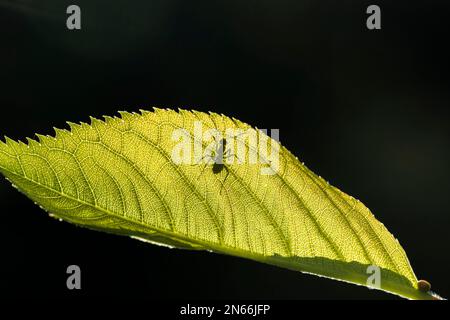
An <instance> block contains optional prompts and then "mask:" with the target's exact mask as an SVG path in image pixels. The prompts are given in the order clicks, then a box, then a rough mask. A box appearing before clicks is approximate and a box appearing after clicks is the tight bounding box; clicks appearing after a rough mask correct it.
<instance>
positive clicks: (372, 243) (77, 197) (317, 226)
mask: <svg viewBox="0 0 450 320" xmlns="http://www.w3.org/2000/svg"><path fill="white" fill-rule="evenodd" d="M120 114H121V117H114V118H111V117H105V120H104V121H101V120H97V119H94V118H91V124H90V125H88V124H85V123H82V124H73V123H69V126H70V131H69V130H60V129H55V131H56V137H49V136H40V135H38V141H36V140H32V139H28V143H27V144H25V143H23V142H15V141H13V140H11V139H9V138H6V142H5V143H3V142H0V171H1V172H2V173H3V175H4V176H5V177H6V178H7V179H9V180H10V181H11V182H12V183H13V185H14V186H16V187H17V188H18V189H19V190H20V191H22V192H23V193H24V194H25V195H27V196H28V197H29V198H31V199H32V200H33V201H34V202H35V203H37V204H38V205H40V206H41V207H42V208H44V209H45V210H46V211H47V212H49V214H50V215H51V216H52V217H55V218H58V219H63V220H65V221H68V222H71V223H74V224H77V225H81V226H85V227H88V228H91V229H95V230H101V231H105V232H110V233H115V234H121V235H127V236H132V237H134V238H137V239H140V240H144V241H148V242H151V243H154V244H160V245H166V246H169V247H175V248H185V249H195V250H209V251H213V252H216V253H223V254H229V255H233V256H238V257H244V258H248V259H252V260H256V261H260V262H264V263H268V264H273V265H277V266H281V267H285V268H288V269H292V270H297V271H302V272H307V273H312V274H316V275H320V276H325V277H329V278H334V279H337V280H343V281H347V282H352V283H355V284H361V285H366V283H367V279H368V277H369V276H370V274H368V267H370V266H376V267H378V268H379V270H380V273H381V278H380V280H381V282H380V285H381V287H380V288H379V289H381V290H385V291H388V292H391V293H394V294H397V295H400V296H403V297H407V298H412V299H431V298H432V297H433V294H432V293H431V292H429V291H428V289H429V288H426V289H423V288H422V289H421V290H420V289H419V282H418V281H417V278H416V276H415V275H414V272H413V270H412V268H411V266H410V264H409V261H408V258H407V257H406V254H405V252H404V250H403V249H402V247H401V246H400V244H399V243H398V241H397V240H396V239H395V238H394V237H393V236H392V234H390V233H389V231H388V230H387V229H386V228H385V227H384V226H383V224H381V223H380V222H379V221H377V220H376V219H375V217H374V216H373V215H372V213H371V212H370V211H369V210H368V209H367V208H366V207H365V206H364V205H363V204H362V203H361V202H360V201H358V200H356V199H354V198H352V197H350V196H348V195H347V194H345V193H343V192H341V191H340V190H338V189H337V188H335V187H333V186H331V185H329V184H328V183H327V182H326V181H325V180H323V179H322V178H320V177H318V176H316V175H315V174H314V173H313V172H311V171H310V170H309V169H308V168H307V167H306V166H305V165H304V164H302V163H301V162H299V160H298V159H297V158H296V157H295V156H293V155H292V154H291V153H290V152H289V151H288V150H287V149H285V148H284V147H282V146H281V147H280V145H279V144H278V143H277V142H276V141H274V140H272V139H268V140H267V141H266V140H264V139H262V140H259V141H258V144H257V147H255V145H254V143H253V144H252V143H251V140H250V139H248V140H244V138H243V137H242V136H239V135H236V136H232V137H230V136H229V135H228V134H227V131H226V130H227V129H230V128H234V129H241V130H249V131H246V132H248V133H250V134H252V133H255V134H256V133H257V131H256V130H255V129H252V128H251V127H250V126H248V125H247V124H244V123H242V122H240V121H239V120H236V119H231V118H228V117H226V116H223V115H218V114H214V113H209V114H206V113H202V112H189V111H184V110H179V112H175V111H172V110H160V109H155V111H154V112H148V111H141V114H136V113H126V112H121V113H120ZM196 123H197V124H199V123H200V124H201V125H202V128H203V129H204V130H206V129H212V128H215V129H217V130H218V132H220V133H221V134H222V135H223V139H225V140H219V139H216V140H215V139H213V138H211V139H209V141H206V140H202V139H196V138H195V137H196V135H195V134H196V130H197V129H196V127H195V126H196ZM177 130H178V131H177ZM175 131H177V132H182V133H183V134H184V138H187V139H190V140H186V141H189V142H188V146H189V147H192V148H196V147H200V148H201V149H202V150H204V149H205V148H206V146H208V145H209V146H212V148H214V149H216V147H217V146H219V145H220V142H221V141H222V142H223V141H225V142H226V144H227V145H228V146H230V145H231V142H229V141H231V138H235V140H236V145H238V144H239V143H241V142H242V143H244V142H245V144H244V150H245V151H246V152H247V153H246V154H247V155H248V158H246V159H237V160H240V161H243V163H242V164H241V163H238V162H239V161H237V160H236V158H238V155H239V154H238V153H235V154H232V153H228V154H227V155H228V156H227V157H230V155H231V158H233V159H235V160H236V161H235V162H234V163H233V164H228V163H227V161H228V160H229V159H225V157H224V160H225V163H224V164H223V165H217V164H203V163H196V162H193V163H181V164H180V163H176V162H175V161H174V158H173V154H174V150H176V148H177V146H179V145H180V141H181V140H182V139H183V138H180V139H181V140H177V139H174V137H173V134H174V132H175ZM244 137H246V136H244ZM262 137H267V136H265V135H263V136H262ZM214 143H215V144H214ZM241 145H242V144H241ZM260 146H266V147H268V148H269V147H279V161H278V163H276V161H275V160H276V158H275V157H272V158H269V154H267V156H266V155H264V156H262V151H261V150H260V149H259V147H260ZM207 150H208V149H207ZM236 150H237V149H236ZM275 150H276V148H275ZM180 154H182V153H180ZM186 154H188V153H187V151H186V152H185V153H184V155H186ZM202 155H203V153H202V154H200V157H201V158H202ZM250 155H253V156H260V159H261V160H262V162H263V163H261V161H258V163H250V160H249V159H250ZM195 156H196V159H199V158H198V152H197V153H195ZM216 156H217V153H216ZM203 157H204V156H203ZM189 159H192V158H189ZM199 160H204V159H199ZM267 160H269V161H267ZM275 164H277V166H275ZM264 168H265V169H264ZM267 168H269V169H272V170H273V172H271V173H272V174H262V172H263V171H264V170H267ZM427 291H428V292H427Z"/></svg>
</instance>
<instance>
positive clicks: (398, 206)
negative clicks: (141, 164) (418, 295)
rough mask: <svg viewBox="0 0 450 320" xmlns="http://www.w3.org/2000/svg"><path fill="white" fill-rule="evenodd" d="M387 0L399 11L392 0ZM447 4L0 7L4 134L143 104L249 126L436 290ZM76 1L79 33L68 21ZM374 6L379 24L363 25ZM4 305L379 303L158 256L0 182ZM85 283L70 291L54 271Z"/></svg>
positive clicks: (269, 271) (443, 267) (448, 101)
mask: <svg viewBox="0 0 450 320" xmlns="http://www.w3.org/2000/svg"><path fill="white" fill-rule="evenodd" d="M393 2H395V3H393ZM446 3H448V1H373V2H372V1H371V2H366V1H359V0H358V1H356V0H354V1H348V0H343V1H324V0H321V1H313V0H295V1H294V0H293V1H275V0H245V1H242V0H240V1H211V0H209V1H183V0H151V1H147V0H146V1H126V0H115V1H98V0H89V1H87V0H86V1H78V0H74V1H70V2H69V1H65V0H58V1H56V0H53V1H50V0H47V1H39V2H38V1H25V0H22V1H5V0H0V79H1V81H2V85H1V94H0V108H1V112H0V134H1V135H8V136H9V137H11V138H14V139H24V138H25V137H26V136H33V134H34V133H35V132H38V133H42V134H52V133H53V130H52V127H53V126H55V127H67V125H66V124H65V121H68V120H69V121H72V122H77V121H88V116H90V115H92V116H95V117H101V116H102V115H104V114H106V115H114V114H116V111H117V110H127V111H137V110H138V109H139V108H144V109H150V108H151V107H153V106H159V107H173V108H178V107H182V108H188V109H197V110H203V111H209V110H211V111H215V112H220V113H224V114H226V115H229V116H234V117H236V118H239V119H241V120H243V121H245V122H248V123H250V124H252V125H255V126H258V127H261V128H269V129H270V128H279V129H280V137H281V142H282V143H283V144H284V145H285V146H287V147H288V148H289V149H290V150H291V151H292V152H293V153H294V154H296V155H297V156H299V158H300V159H301V160H302V161H304V162H305V163H306V164H307V165H308V167H309V168H310V169H312V170H313V171H314V172H316V173H318V174H320V175H322V176H323V177H325V178H326V179H327V180H329V181H330V182H331V183H332V184H334V185H336V186H337V187H339V188H340V189H342V190H343V191H345V192H347V193H349V194H351V195H353V196H355V197H357V198H359V199H360V200H361V201H363V202H364V203H365V204H366V205H367V206H368V207H369V208H370V209H371V210H372V212H373V213H374V214H375V216H376V217H377V218H378V219H379V220H380V221H382V222H383V223H384V224H385V225H386V226H387V227H388V229H389V230H390V231H391V232H392V233H393V234H394V235H395V236H396V237H397V238H398V239H399V240H400V243H401V244H402V246H403V247H404V248H405V250H406V252H407V253H408V256H409V258H410V261H411V264H412V266H413V268H414V271H415V272H416V274H417V276H418V278H420V279H426V280H428V281H430V282H431V284H432V286H433V288H434V289H435V290H436V291H437V292H438V293H440V294H441V295H443V296H445V297H449V296H450V286H449V279H448V274H449V271H450V268H449V262H450V257H449V254H448V253H449V248H448V246H449V239H450V232H449V227H450V223H449V222H450V217H449V211H450V210H449V205H450V203H449V194H448V192H449V190H450V188H449V178H450V172H449V163H450V153H449V142H450V138H449V137H450V135H449V129H450V126H449V107H450V92H449V84H450V81H449V80H450V79H449V78H450V76H449V71H450V68H449V65H450V64H449V58H450V54H449V53H450V52H449V49H448V48H447V46H446V44H447V43H448V41H449V40H448V39H449V32H448V31H449V22H448V21H449V18H448V17H449V14H450V10H448V5H447V4H446ZM69 4H78V5H79V6H80V7H81V10H82V30H80V31H69V30H67V29H66V26H65V25H66V21H65V20H66V17H67V15H66V13H65V11H66V7H67V6H68V5H69ZM369 4H378V5H379V6H380V7H381V10H382V30H376V31H370V30H368V29H367V28H366V25H365V24H366V18H367V14H366V13H365V12H366V8H367V6H368V5H369ZM2 180H3V181H1V183H0V197H1V198H0V199H1V206H0V207H1V209H0V214H1V222H0V223H1V233H0V235H1V239H0V240H1V242H0V248H1V251H2V253H1V262H0V264H1V273H0V274H1V277H2V278H1V279H0V283H1V285H0V290H1V291H2V293H6V294H7V295H8V296H9V297H19V296H29V297H35V296H36V297H49V298H59V297H65V296H67V297H70V296H90V297H92V296H105V295H106V296H124V297H152V298H200V299H201V298H231V299H233V298H238V299H240V298H247V299H253V298H255V299H266V298H267V299H272V298H273V299H303V298H306V299H315V298H319V299H320V298H325V299H333V298H342V299H350V298H355V299H364V298H370V299H390V298H395V297H394V296H391V295H389V294H386V293H382V292H377V291H372V290H368V289H366V288H363V287H357V286H354V285H349V284H344V283H338V282H335V281H331V280H327V279H323V278H318V277H314V276H309V275H303V274H301V273H297V272H292V271H288V270H284V269H280V268H276V267H272V266H268V265H263V264H258V263H256V262H252V261H247V260H244V259H238V258H233V257H227V256H221V255H215V254H210V253H207V252H189V251H178V250H169V249H166V248H161V247H156V246H151V245H147V244H144V243H141V242H138V241H135V240H132V239H129V238H126V237H119V236H113V235H108V234H105V233H98V232H94V231H89V230H87V229H83V228H78V227H75V226H73V225H70V224H67V223H61V222H58V221H56V220H53V219H50V218H48V217H47V216H46V214H45V213H44V212H43V211H42V210H41V209H39V208H38V207H37V206H35V205H34V204H33V203H32V202H31V201H29V200H27V199H26V198H25V197H24V196H23V195H22V194H20V193H19V192H17V191H16V190H15V189H13V188H12V187H11V186H10V185H9V183H7V182H6V181H5V180H4V179H2ZM70 264H77V265H79V266H80V267H81V270H82V290H81V291H78V292H74V291H69V290H67V289H66V286H65V282H66V277H67V275H66V273H65V271H66V267H67V266H68V265H70Z"/></svg>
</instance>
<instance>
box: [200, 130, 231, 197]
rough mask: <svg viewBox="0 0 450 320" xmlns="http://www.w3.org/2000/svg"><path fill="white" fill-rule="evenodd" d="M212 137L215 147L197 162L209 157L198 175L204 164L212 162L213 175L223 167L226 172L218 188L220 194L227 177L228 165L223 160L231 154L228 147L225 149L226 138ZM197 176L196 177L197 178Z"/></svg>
mask: <svg viewBox="0 0 450 320" xmlns="http://www.w3.org/2000/svg"><path fill="white" fill-rule="evenodd" d="M213 137H214V141H216V147H215V148H214V149H213V150H211V152H210V154H208V155H205V156H203V157H202V158H201V159H200V161H199V162H201V161H203V160H204V159H205V158H206V157H209V160H208V161H207V162H206V164H205V166H204V167H203V170H202V171H201V172H200V175H199V176H198V178H200V176H201V175H202V174H203V172H204V170H205V167H206V165H208V164H210V163H211V162H212V164H213V165H212V172H213V174H214V175H217V174H220V173H221V172H222V171H223V170H224V169H225V170H226V172H227V174H226V176H225V179H223V181H222V182H221V185H222V186H221V188H220V192H219V193H220V194H222V188H223V187H224V184H225V181H226V180H227V178H228V175H229V173H230V172H229V170H228V167H227V166H226V165H225V163H224V160H225V159H228V158H229V157H231V156H233V154H232V153H231V150H230V149H227V139H226V138H221V139H220V140H219V141H217V139H216V136H213ZM198 178H197V179H198Z"/></svg>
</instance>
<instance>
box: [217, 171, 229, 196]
mask: <svg viewBox="0 0 450 320" xmlns="http://www.w3.org/2000/svg"><path fill="white" fill-rule="evenodd" d="M224 168H225V170H227V175H226V176H225V179H223V181H222V182H221V185H222V186H221V187H220V191H219V194H222V189H223V187H224V186H225V181H226V180H227V178H228V175H229V174H230V172H229V171H228V168H227V167H226V166H225V167H224ZM219 181H220V180H219Z"/></svg>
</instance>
